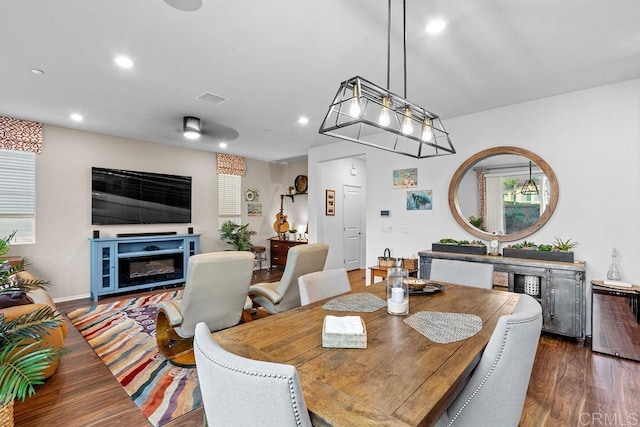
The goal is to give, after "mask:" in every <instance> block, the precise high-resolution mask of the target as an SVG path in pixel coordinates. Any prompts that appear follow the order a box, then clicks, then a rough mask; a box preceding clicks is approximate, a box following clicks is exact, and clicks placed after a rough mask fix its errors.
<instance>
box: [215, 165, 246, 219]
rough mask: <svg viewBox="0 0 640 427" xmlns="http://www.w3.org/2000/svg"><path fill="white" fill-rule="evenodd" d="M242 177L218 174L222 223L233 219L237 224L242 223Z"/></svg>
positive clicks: (219, 209)
mask: <svg viewBox="0 0 640 427" xmlns="http://www.w3.org/2000/svg"><path fill="white" fill-rule="evenodd" d="M241 179H242V178H241V177H240V176H238V175H226V174H219V175H218V217H219V219H220V220H219V223H220V224H222V223H223V222H225V221H227V220H231V221H233V222H235V223H236V224H240V223H241V218H242V215H241V212H240V205H241V198H240V188H241Z"/></svg>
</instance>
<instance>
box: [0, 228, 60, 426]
mask: <svg viewBox="0 0 640 427" xmlns="http://www.w3.org/2000/svg"><path fill="white" fill-rule="evenodd" d="M14 234H15V233H13V234H12V235H10V236H8V237H7V238H5V239H3V240H0V252H2V253H3V254H6V252H7V251H8V249H7V248H8V245H9V242H10V241H11V238H12V237H13V235H14ZM24 264H25V260H24V259H22V261H21V262H20V263H19V264H18V265H15V266H13V267H10V266H9V267H7V264H4V266H3V268H2V269H1V270H0V297H4V296H7V295H14V294H16V293H26V292H28V291H32V290H35V289H39V288H42V287H44V286H46V285H47V284H48V282H45V281H42V280H23V279H21V278H20V277H18V275H17V272H18V271H20V270H21V269H22V268H23V267H24ZM5 313H6V311H5V312H3V311H0V421H2V422H1V423H0V424H2V425H9V426H12V425H13V402H14V400H15V399H20V400H22V401H23V400H24V399H26V398H27V397H29V396H31V395H33V394H34V393H35V388H34V386H35V385H37V384H42V383H43V382H44V373H45V371H46V370H47V369H48V368H49V366H50V365H51V364H52V363H54V361H55V360H56V358H58V357H60V356H62V355H63V353H64V352H65V351H64V349H60V348H54V347H48V346H43V345H42V342H41V341H42V340H43V338H44V336H45V335H47V334H48V333H49V332H48V331H49V330H50V328H56V327H58V326H59V325H60V323H61V322H63V320H62V319H60V318H59V317H58V315H57V313H56V311H55V309H54V308H53V307H50V306H48V305H46V306H42V307H40V308H38V309H36V310H34V311H31V312H29V313H26V314H23V315H20V316H18V317H16V318H13V319H7V318H6V315H5Z"/></svg>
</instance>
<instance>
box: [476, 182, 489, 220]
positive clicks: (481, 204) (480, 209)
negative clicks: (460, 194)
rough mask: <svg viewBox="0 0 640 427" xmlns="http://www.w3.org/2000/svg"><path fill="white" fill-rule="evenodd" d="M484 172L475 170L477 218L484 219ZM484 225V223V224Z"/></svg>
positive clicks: (485, 183)
mask: <svg viewBox="0 0 640 427" xmlns="http://www.w3.org/2000/svg"><path fill="white" fill-rule="evenodd" d="M486 172H487V171H486V170H484V169H477V170H476V173H477V174H478V217H479V218H483V219H485V218H486V217H487V204H486V203H485V201H486V198H487V180H486V179H485V174H486ZM485 225H486V222H485Z"/></svg>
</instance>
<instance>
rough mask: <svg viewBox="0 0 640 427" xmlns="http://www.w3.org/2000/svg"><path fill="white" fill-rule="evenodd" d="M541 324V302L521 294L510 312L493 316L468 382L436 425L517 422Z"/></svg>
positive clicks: (488, 425) (509, 425)
mask: <svg viewBox="0 0 640 427" xmlns="http://www.w3.org/2000/svg"><path fill="white" fill-rule="evenodd" d="M541 329H542V307H541V306H540V303H538V301H536V300H535V299H533V298H532V297H530V296H529V295H526V294H522V295H520V299H519V300H518V303H517V304H516V307H515V309H514V310H513V313H512V314H511V315H508V316H502V317H501V318H500V319H499V320H498V323H497V325H496V328H495V329H494V331H493V333H492V334H491V338H490V339H489V343H488V344H487V346H486V348H485V349H484V352H483V353H482V357H481V359H480V362H479V363H478V366H477V367H476V369H475V371H474V372H473V374H472V375H471V378H470V379H469V382H468V383H467V384H466V385H465V387H464V388H463V389H462V391H461V392H460V394H459V395H458V396H457V397H456V399H455V400H454V401H453V403H452V404H451V405H450V406H449V408H447V410H446V412H445V414H444V415H443V416H442V417H441V418H440V419H439V420H438V422H437V424H436V426H438V427H442V426H460V427H466V426H469V427H471V426H473V427H485V426H486V427H500V426H505V427H513V426H517V425H518V423H519V422H520V417H521V416H522V408H523V407H524V400H525V397H526V395H527V387H528V385H529V378H530V377H531V369H532V367H533V361H534V359H535V356H536V350H537V348H538V340H539V339H540V331H541Z"/></svg>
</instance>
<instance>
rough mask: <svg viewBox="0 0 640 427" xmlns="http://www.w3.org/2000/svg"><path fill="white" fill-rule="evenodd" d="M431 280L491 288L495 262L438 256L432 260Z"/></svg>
mask: <svg viewBox="0 0 640 427" xmlns="http://www.w3.org/2000/svg"><path fill="white" fill-rule="evenodd" d="M429 279H430V280H435V281H436V282H446V283H453V284H455V285H464V286H473V287H475V288H485V289H491V288H492V287H493V264H485V263H482V262H468V261H457V260H449V259H439V258H436V259H434V260H432V261H431V274H430V275H429Z"/></svg>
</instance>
